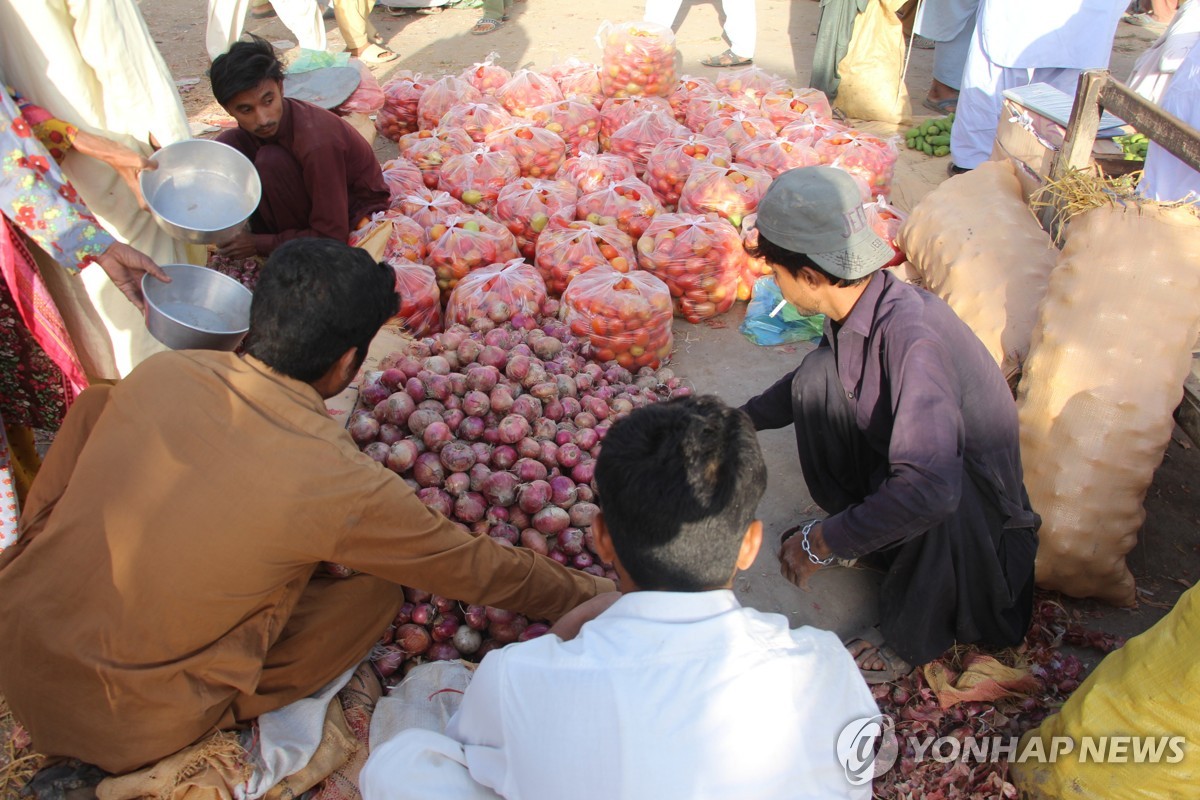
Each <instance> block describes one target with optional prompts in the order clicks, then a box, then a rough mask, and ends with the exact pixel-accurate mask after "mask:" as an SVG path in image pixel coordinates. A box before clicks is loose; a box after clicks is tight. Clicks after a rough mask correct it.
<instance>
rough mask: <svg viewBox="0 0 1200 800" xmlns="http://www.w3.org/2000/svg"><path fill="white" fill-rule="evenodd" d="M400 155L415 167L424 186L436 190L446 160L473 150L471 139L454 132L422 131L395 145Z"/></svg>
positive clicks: (402, 139)
mask: <svg viewBox="0 0 1200 800" xmlns="http://www.w3.org/2000/svg"><path fill="white" fill-rule="evenodd" d="M396 145H397V146H398V147H399V148H400V155H402V156H404V157H405V158H407V159H408V160H409V161H411V162H412V163H414V164H416V165H417V169H419V170H421V177H422V178H423V179H424V181H425V186H427V187H428V188H430V189H436V188H437V181H438V173H439V172H440V171H441V169H442V164H443V162H445V160H446V159H447V158H449V157H450V156H454V155H459V154H460V153H469V152H471V151H472V150H474V149H475V143H474V142H472V141H471V137H470V136H467V134H465V133H463V132H462V131H456V130H424V131H417V132H416V133H409V134H405V135H404V136H401V137H400V141H398V142H397V143H396Z"/></svg>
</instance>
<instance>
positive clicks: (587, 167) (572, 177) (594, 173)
mask: <svg viewBox="0 0 1200 800" xmlns="http://www.w3.org/2000/svg"><path fill="white" fill-rule="evenodd" d="M555 177H556V178H561V179H562V180H566V181H570V182H571V183H572V184H574V185H575V188H576V189H577V190H578V191H579V193H580V194H590V193H591V192H598V191H600V190H601V189H606V188H608V187H609V186H612V185H613V184H614V183H616V182H617V181H622V180H625V179H626V178H636V177H637V174H636V173H635V172H634V171H633V162H632V161H630V160H629V159H628V158H626V157H625V156H617V155H613V154H611V153H600V154H599V155H593V154H592V153H580V154H579V155H577V156H575V157H574V158H568V159H567V160H566V161H564V162H563V165H562V167H560V168H559V170H558V174H557V175H556V176H555Z"/></svg>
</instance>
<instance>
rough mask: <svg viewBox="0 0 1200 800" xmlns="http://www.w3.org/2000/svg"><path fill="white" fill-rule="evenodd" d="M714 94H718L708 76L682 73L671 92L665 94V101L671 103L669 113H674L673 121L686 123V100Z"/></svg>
mask: <svg viewBox="0 0 1200 800" xmlns="http://www.w3.org/2000/svg"><path fill="white" fill-rule="evenodd" d="M716 94H720V92H719V91H718V90H717V85H716V84H715V83H713V82H712V81H710V80H709V79H708V78H698V77H696V76H694V75H682V76H680V78H679V81H678V82H677V83H676V84H675V88H674V89H672V90H671V94H670V95H668V96H667V101H668V102H669V103H670V104H671V113H673V114H674V115H675V121H676V122H679V123H680V124H686V123H687V104H688V101H690V100H691V99H692V98H693V97H711V96H713V95H716Z"/></svg>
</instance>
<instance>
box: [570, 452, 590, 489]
mask: <svg viewBox="0 0 1200 800" xmlns="http://www.w3.org/2000/svg"><path fill="white" fill-rule="evenodd" d="M595 476H596V460H595V459H592V458H586V459H584V460H583V461H580V462H579V463H578V464H576V465H575V466H574V467H572V468H571V479H572V480H574V481H575V482H576V483H591V482H592V478H594V477H595Z"/></svg>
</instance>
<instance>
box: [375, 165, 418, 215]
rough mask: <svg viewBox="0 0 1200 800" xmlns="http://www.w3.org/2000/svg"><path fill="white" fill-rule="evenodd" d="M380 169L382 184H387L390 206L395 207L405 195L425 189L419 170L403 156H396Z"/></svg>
mask: <svg viewBox="0 0 1200 800" xmlns="http://www.w3.org/2000/svg"><path fill="white" fill-rule="evenodd" d="M380 169H381V170H382V171H383V182H384V183H385V184H387V187H388V195H389V196H390V197H391V204H392V205H396V203H398V202H399V201H400V199H401V198H402V197H404V196H405V195H410V194H412V193H414V192H417V191H420V190H422V189H425V188H427V187H426V186H425V177H424V176H423V175H421V170H420V169H418V168H417V165H416V164H414V163H413V162H411V161H409V160H408V159H407V158H405V157H404V156H396V157H395V158H393V159H392V160H391V161H386V162H384V164H383V166H382V167H380Z"/></svg>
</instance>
